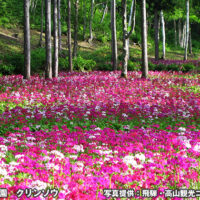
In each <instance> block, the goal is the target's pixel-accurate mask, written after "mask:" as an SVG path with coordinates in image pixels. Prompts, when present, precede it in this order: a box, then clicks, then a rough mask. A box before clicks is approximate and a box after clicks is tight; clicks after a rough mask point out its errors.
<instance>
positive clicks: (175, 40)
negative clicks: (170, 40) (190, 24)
mask: <svg viewBox="0 0 200 200" xmlns="http://www.w3.org/2000/svg"><path fill="white" fill-rule="evenodd" d="M174 45H175V47H177V32H176V20H175V19H174Z"/></svg>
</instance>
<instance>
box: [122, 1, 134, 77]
mask: <svg viewBox="0 0 200 200" xmlns="http://www.w3.org/2000/svg"><path fill="white" fill-rule="evenodd" d="M126 5H127V0H122V10H123V14H122V24H123V61H122V73H121V77H124V78H128V74H127V71H128V70H127V68H128V39H129V38H130V35H131V34H132V32H133V15H132V19H131V21H132V24H131V30H130V32H128V30H127V6H126Z"/></svg>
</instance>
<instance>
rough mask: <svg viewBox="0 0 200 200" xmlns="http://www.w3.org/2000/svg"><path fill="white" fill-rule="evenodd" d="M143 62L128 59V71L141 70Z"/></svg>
mask: <svg viewBox="0 0 200 200" xmlns="http://www.w3.org/2000/svg"><path fill="white" fill-rule="evenodd" d="M140 70H141V64H140V63H138V62H133V61H131V60H129V61H128V71H140Z"/></svg>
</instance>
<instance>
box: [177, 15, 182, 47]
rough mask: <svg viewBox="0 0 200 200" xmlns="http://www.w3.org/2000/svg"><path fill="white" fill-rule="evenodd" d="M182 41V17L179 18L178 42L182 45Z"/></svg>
mask: <svg viewBox="0 0 200 200" xmlns="http://www.w3.org/2000/svg"><path fill="white" fill-rule="evenodd" d="M181 41H182V26H181V19H179V20H178V43H179V46H181V43H182V42H181Z"/></svg>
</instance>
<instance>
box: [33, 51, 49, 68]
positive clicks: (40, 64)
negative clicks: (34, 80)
mask: <svg viewBox="0 0 200 200" xmlns="http://www.w3.org/2000/svg"><path fill="white" fill-rule="evenodd" d="M45 59H46V53H45V49H44V48H37V49H34V50H32V51H31V71H32V72H40V71H44V68H45Z"/></svg>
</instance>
